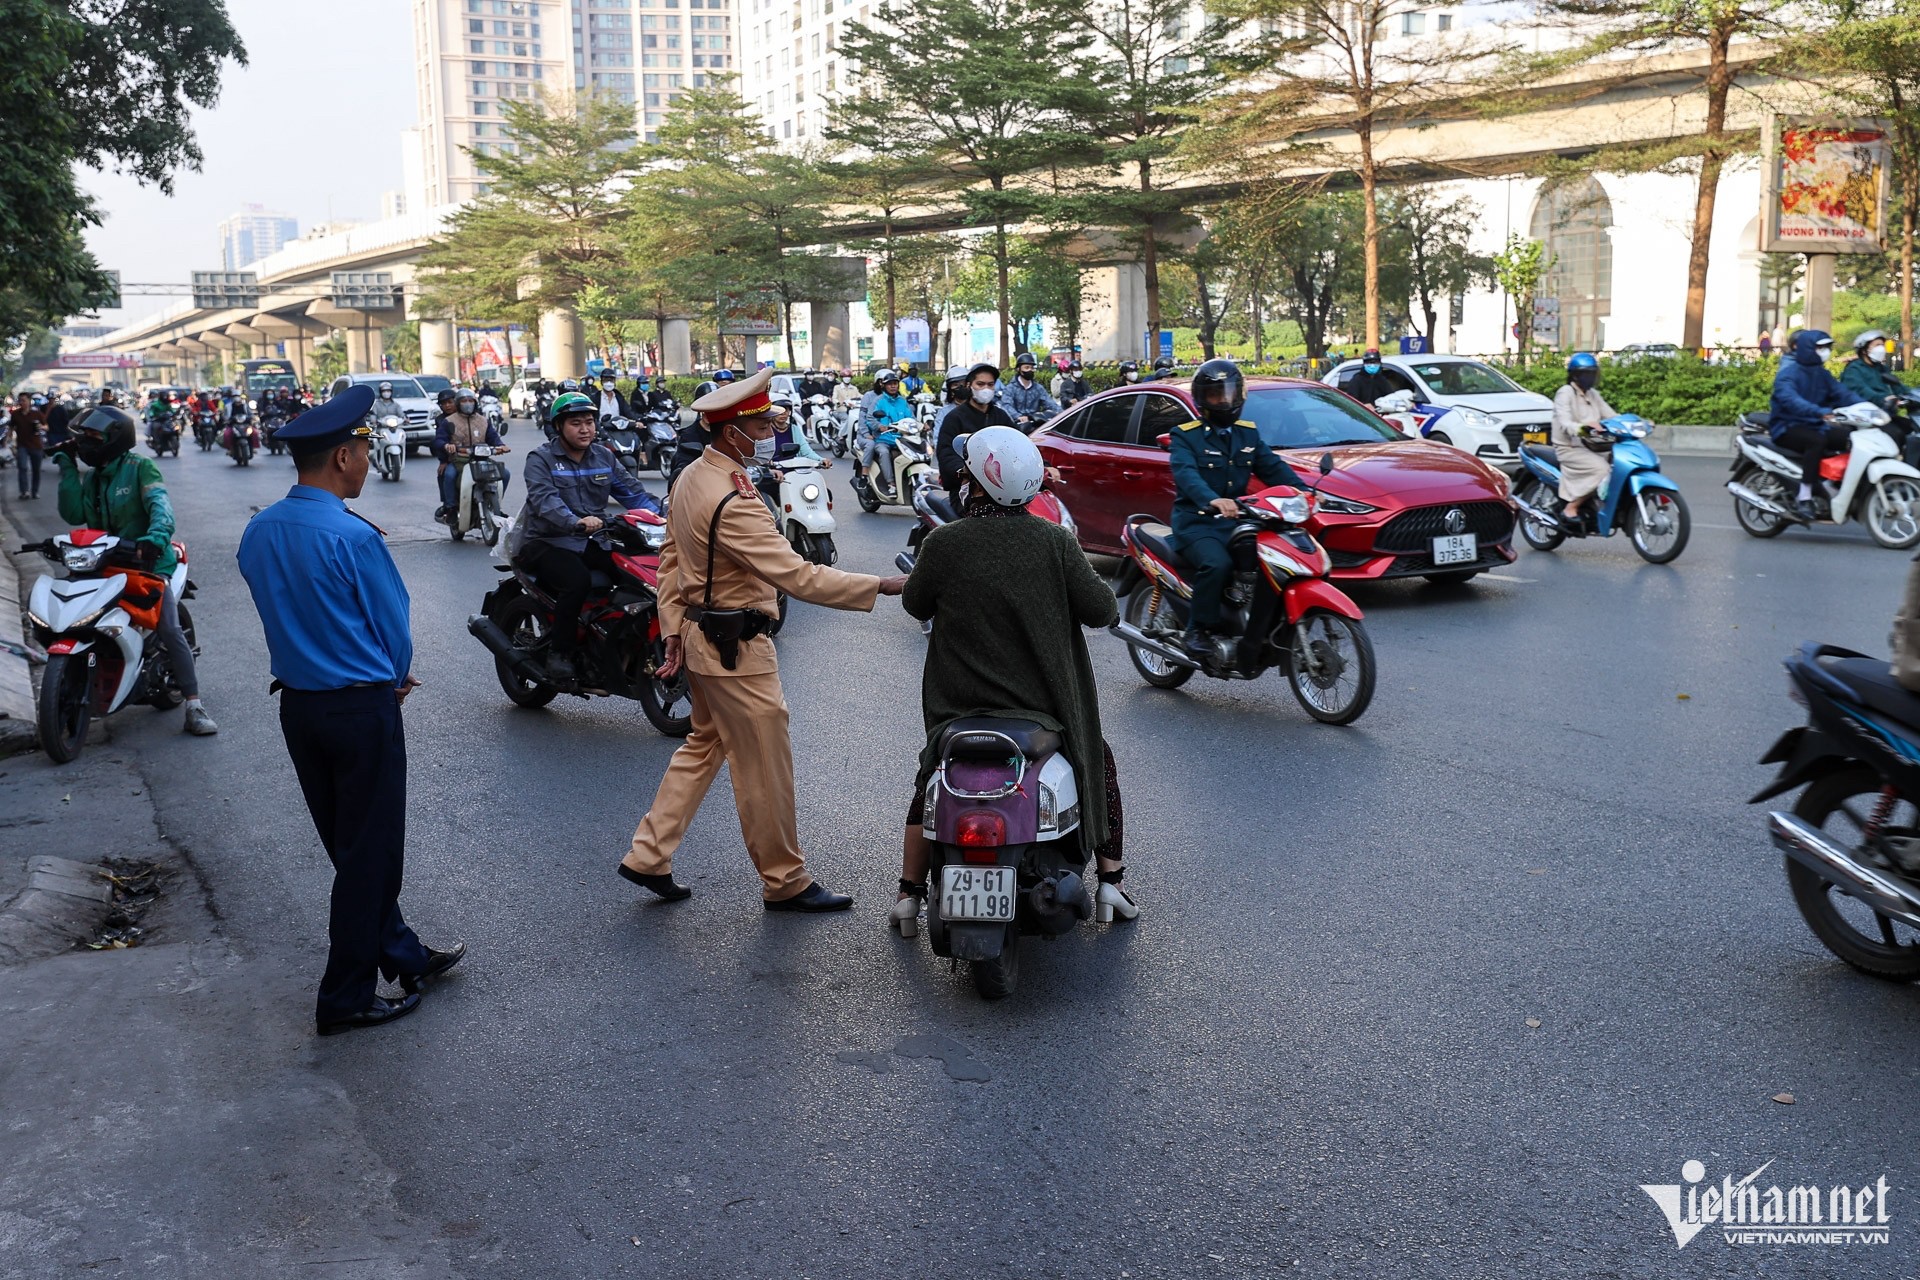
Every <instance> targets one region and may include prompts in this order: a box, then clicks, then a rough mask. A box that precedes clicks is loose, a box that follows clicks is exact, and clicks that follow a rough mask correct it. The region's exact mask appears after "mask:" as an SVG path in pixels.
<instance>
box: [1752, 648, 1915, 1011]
mask: <svg viewBox="0 0 1920 1280" xmlns="http://www.w3.org/2000/svg"><path fill="white" fill-rule="evenodd" d="M1787 676H1788V679H1789V681H1790V682H1791V688H1790V689H1789V692H1788V696H1789V697H1791V698H1792V699H1793V700H1794V701H1795V702H1797V703H1799V704H1800V705H1802V706H1804V707H1805V708H1806V709H1807V723H1806V724H1805V725H1803V726H1801V727H1800V728H1797V729H1789V730H1788V731H1787V732H1786V733H1785V734H1784V735H1782V736H1781V738H1780V740H1779V741H1778V742H1776V743H1774V744H1773V747H1772V749H1771V750H1769V751H1768V752H1767V754H1766V755H1765V756H1763V757H1762V758H1761V761H1760V762H1761V763H1762V764H1777V765H1779V766H1780V773H1779V776H1778V777H1776V778H1775V779H1774V780H1773V782H1772V783H1771V784H1770V785H1768V786H1767V787H1765V788H1764V789H1762V790H1761V791H1760V793H1759V794H1758V795H1756V796H1754V797H1753V799H1752V800H1751V801H1749V803H1751V804H1758V803H1760V802H1761V801H1763V800H1771V799H1773V798H1774V797H1775V796H1779V795H1784V794H1786V793H1787V792H1789V791H1793V790H1795V789H1796V788H1800V787H1805V788H1806V790H1804V791H1802V792H1801V793H1800V799H1799V800H1798V801H1796V802H1795V803H1794V806H1793V809H1792V811H1791V812H1787V813H1783V812H1779V811H1774V812H1770V813H1768V814H1767V830H1768V833H1769V834H1770V835H1771V836H1772V838H1773V843H1774V847H1775V848H1777V849H1779V850H1780V851H1781V852H1783V853H1785V854H1786V862H1787V886H1788V888H1789V889H1791V890H1792V892H1793V901H1794V905H1795V906H1797V907H1798V908H1799V909H1800V915H1801V918H1802V919H1804V920H1805V921H1806V922H1807V926H1808V927H1809V928H1811V929H1812V930H1813V933H1814V936H1815V937H1817V938H1819V939H1820V941H1821V942H1822V943H1824V944H1825V945H1826V948H1827V950H1829V951H1831V952H1833V954H1834V955H1836V956H1838V957H1840V959H1842V960H1844V961H1846V962H1847V963H1848V964H1850V965H1852V966H1853V967H1854V968H1856V969H1859V970H1860V971H1862V972H1863V973H1870V974H1873V975H1874V976H1876V977H1881V978H1893V979H1897V980H1899V981H1911V980H1913V979H1915V978H1920V694H1914V693H1911V692H1909V691H1908V690H1906V689H1904V688H1902V687H1901V686H1900V684H1899V683H1898V682H1897V681H1895V680H1894V678H1893V675H1892V672H1891V669H1890V668H1889V666H1888V664H1887V660H1886V659H1885V658H1870V657H1868V656H1867V655H1865V654H1863V653H1855V652H1854V651H1853V650H1851V649H1842V648H1839V647H1838V646H1835V645H1825V644H1806V645H1802V646H1801V648H1800V651H1799V652H1798V653H1797V654H1795V655H1794V656H1793V657H1791V658H1789V659H1787Z"/></svg>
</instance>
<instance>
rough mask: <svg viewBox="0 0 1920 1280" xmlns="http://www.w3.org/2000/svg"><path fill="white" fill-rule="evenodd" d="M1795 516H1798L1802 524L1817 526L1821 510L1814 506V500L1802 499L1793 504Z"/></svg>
mask: <svg viewBox="0 0 1920 1280" xmlns="http://www.w3.org/2000/svg"><path fill="white" fill-rule="evenodd" d="M1793 514H1794V515H1796V516H1798V517H1799V518H1800V520H1801V521H1802V523H1805V524H1815V523H1817V522H1818V521H1819V519H1820V508H1819V507H1817V506H1815V505H1814V501H1813V499H1812V498H1801V499H1800V500H1799V501H1798V502H1795V503H1794V504H1793Z"/></svg>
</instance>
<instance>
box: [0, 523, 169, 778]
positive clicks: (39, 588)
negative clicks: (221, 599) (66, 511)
mask: <svg viewBox="0 0 1920 1280" xmlns="http://www.w3.org/2000/svg"><path fill="white" fill-rule="evenodd" d="M173 548H174V552H175V553H176V554H177V555H178V556H179V557H180V562H179V564H177V565H176V566H175V567H174V570H173V575H172V577H171V578H170V579H168V580H167V581H169V582H171V584H172V587H173V591H174V594H175V595H177V596H179V597H180V599H181V600H182V601H183V603H181V604H180V605H179V610H180V627H181V629H182V630H183V631H185V632H186V635H187V644H188V646H189V647H190V648H192V649H193V651H194V652H195V653H196V654H197V653H199V652H200V648H199V646H198V645H197V644H195V643H194V634H193V615H192V614H190V613H188V612H187V606H186V604H185V603H184V601H186V600H188V599H190V598H192V596H193V583H192V582H191V581H189V580H188V578H187V549H186V548H185V547H184V546H182V545H181V544H179V543H178V542H176V543H174V544H173ZM20 550H21V552H22V553H25V552H28V551H37V552H39V553H40V554H41V555H43V556H45V557H46V558H47V559H49V560H51V561H53V562H54V563H55V564H57V565H59V566H60V567H61V568H62V569H63V570H65V573H66V576H65V577H60V578H56V577H54V576H53V575H51V574H48V575H45V576H43V577H41V578H40V579H39V580H38V581H37V582H35V583H34V584H33V594H32V596H31V598H30V599H29V601H28V604H27V620H28V622H29V623H30V624H31V625H32V628H33V638H34V641H35V642H36V643H37V644H39V645H40V646H41V647H42V648H44V649H45V650H46V652H47V669H46V671H45V672H44V673H43V674H42V675H41V678H40V698H39V705H38V708H37V711H38V715H37V723H38V728H39V733H40V747H41V749H42V750H43V751H45V752H46V753H47V755H48V756H49V757H51V758H52V760H53V762H54V763H55V764H67V763H69V762H70V761H73V760H75V759H77V758H79V755H80V751H81V748H83V747H85V746H86V743H87V725H88V724H89V723H90V722H91V721H92V719H93V717H94V716H95V715H103V716H104V715H111V714H112V713H113V712H115V711H118V710H119V709H120V708H122V707H124V706H128V705H130V704H132V703H137V702H144V703H146V704H147V705H148V706H151V707H155V708H157V709H159V710H162V711H169V710H172V709H173V708H174V707H177V706H179V705H180V703H181V701H182V695H181V692H180V686H179V685H178V684H177V683H176V682H175V680H174V676H173V669H172V665H171V664H170V663H169V662H168V661H167V652H166V649H165V648H164V647H163V646H162V645H161V643H160V637H159V635H158V633H157V630H156V628H155V627H154V626H147V625H142V622H136V621H135V620H134V615H136V614H137V615H140V617H141V618H142V621H143V622H145V621H155V622H157V618H158V606H159V593H160V592H161V591H162V590H163V589H164V587H163V583H162V580H161V578H160V577H159V576H158V575H156V574H151V573H141V572H139V570H138V561H137V560H136V559H135V558H134V557H133V554H132V553H133V550H134V548H133V544H132V543H130V542H127V541H125V540H124V539H121V538H118V537H115V536H114V535H113V534H110V533H104V532H102V531H101V530H99V529H75V530H73V531H72V532H71V533H62V534H59V535H57V536H55V537H52V538H49V539H47V540H46V541H45V542H39V543H32V544H29V545H27V546H24V547H21V548H20ZM129 570H132V571H134V572H135V573H138V574H139V576H137V577H129V576H128V571H129Z"/></svg>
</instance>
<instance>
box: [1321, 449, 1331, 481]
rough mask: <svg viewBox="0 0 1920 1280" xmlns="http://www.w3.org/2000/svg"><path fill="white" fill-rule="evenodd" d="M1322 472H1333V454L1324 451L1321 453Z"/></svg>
mask: <svg viewBox="0 0 1920 1280" xmlns="http://www.w3.org/2000/svg"><path fill="white" fill-rule="evenodd" d="M1320 474H1321V475H1323V476H1325V475H1331V474H1333V455H1332V454H1330V453H1323V454H1321V455H1320Z"/></svg>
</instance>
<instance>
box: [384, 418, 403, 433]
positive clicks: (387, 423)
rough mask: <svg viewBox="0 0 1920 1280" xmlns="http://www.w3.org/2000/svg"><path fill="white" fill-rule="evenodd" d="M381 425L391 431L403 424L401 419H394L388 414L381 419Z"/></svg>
mask: <svg viewBox="0 0 1920 1280" xmlns="http://www.w3.org/2000/svg"><path fill="white" fill-rule="evenodd" d="M380 425H381V426H383V427H386V428H387V429H389V430H391V429H393V428H394V427H398V426H401V425H402V423H401V420H400V419H399V418H396V417H394V416H393V415H392V414H388V415H387V416H386V417H384V418H382V419H380Z"/></svg>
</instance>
